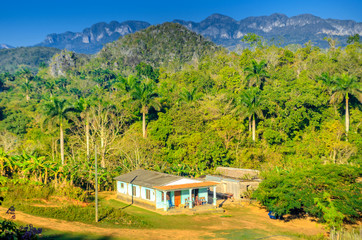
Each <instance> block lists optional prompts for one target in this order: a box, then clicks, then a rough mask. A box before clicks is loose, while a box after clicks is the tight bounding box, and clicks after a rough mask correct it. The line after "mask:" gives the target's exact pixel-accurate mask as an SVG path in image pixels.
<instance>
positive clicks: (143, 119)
mask: <svg viewBox="0 0 362 240" xmlns="http://www.w3.org/2000/svg"><path fill="white" fill-rule="evenodd" d="M142 131H143V138H146V137H147V134H146V113H145V112H144V111H143V113H142Z"/></svg>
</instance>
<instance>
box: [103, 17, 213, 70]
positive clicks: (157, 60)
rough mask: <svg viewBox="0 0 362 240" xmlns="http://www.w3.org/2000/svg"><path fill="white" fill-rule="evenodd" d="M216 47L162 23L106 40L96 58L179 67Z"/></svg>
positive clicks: (199, 57)
mask: <svg viewBox="0 0 362 240" xmlns="http://www.w3.org/2000/svg"><path fill="white" fill-rule="evenodd" d="M217 49H219V48H218V47H217V46H216V45H215V44H214V43H212V42H211V41H207V40H206V39H205V38H203V37H202V36H200V35H197V34H196V33H194V32H191V31H189V30H187V29H186V28H185V27H183V26H181V25H180V24H177V23H164V24H161V25H156V26H151V27H149V28H147V29H144V30H141V31H138V32H136V33H134V34H130V35H126V36H124V37H123V38H121V39H119V40H118V41H116V42H114V43H109V44H107V45H106V47H105V48H103V49H102V50H101V51H100V52H99V54H98V56H97V58H98V60H101V61H104V60H105V59H107V61H110V62H111V63H112V64H113V63H114V62H117V64H119V65H120V64H121V65H123V66H131V67H136V66H137V65H138V64H140V63H141V62H143V63H145V64H148V65H151V66H153V67H156V68H157V67H160V66H167V67H169V68H174V69H180V67H181V65H182V64H184V63H189V62H191V61H192V60H197V59H201V58H202V57H203V56H205V55H207V54H209V53H211V52H212V51H215V50H217ZM103 59H104V60H103Z"/></svg>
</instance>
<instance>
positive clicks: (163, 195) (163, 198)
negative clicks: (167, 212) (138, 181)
mask: <svg viewBox="0 0 362 240" xmlns="http://www.w3.org/2000/svg"><path fill="white" fill-rule="evenodd" d="M162 201H165V194H164V193H163V192H162Z"/></svg>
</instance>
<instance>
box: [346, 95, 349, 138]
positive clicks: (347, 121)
mask: <svg viewBox="0 0 362 240" xmlns="http://www.w3.org/2000/svg"><path fill="white" fill-rule="evenodd" d="M348 131H349V111H348V93H346V141H348Z"/></svg>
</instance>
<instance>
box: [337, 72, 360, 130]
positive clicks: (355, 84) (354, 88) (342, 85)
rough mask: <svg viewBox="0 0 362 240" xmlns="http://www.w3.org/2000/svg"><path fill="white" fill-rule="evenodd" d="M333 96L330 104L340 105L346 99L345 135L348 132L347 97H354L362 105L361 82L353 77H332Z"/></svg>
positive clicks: (343, 75)
mask: <svg viewBox="0 0 362 240" xmlns="http://www.w3.org/2000/svg"><path fill="white" fill-rule="evenodd" d="M332 81H333V87H332V91H333V94H332V96H331V100H330V102H331V103H340V102H342V101H343V100H344V99H346V133H347V134H348V131H349V95H348V94H350V95H353V96H355V97H356V98H357V99H358V101H360V102H361V103H362V86H361V82H360V81H359V80H358V79H357V78H356V77H355V76H349V75H347V74H342V75H341V76H334V77H333V79H332Z"/></svg>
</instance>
